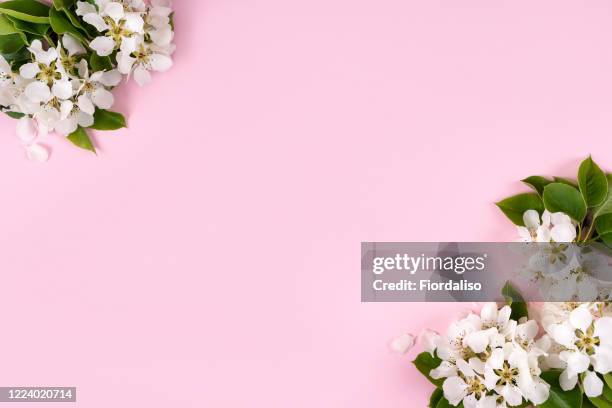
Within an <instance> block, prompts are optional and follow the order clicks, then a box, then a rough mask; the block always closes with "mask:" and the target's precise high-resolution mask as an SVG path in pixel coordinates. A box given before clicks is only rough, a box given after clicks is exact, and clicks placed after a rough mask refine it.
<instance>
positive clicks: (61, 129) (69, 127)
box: [55, 101, 94, 136]
mask: <svg viewBox="0 0 612 408" xmlns="http://www.w3.org/2000/svg"><path fill="white" fill-rule="evenodd" d="M93 124H94V117H93V115H92V114H89V113H86V112H83V111H82V110H81V108H80V107H79V106H78V105H75V104H74V103H72V102H71V101H63V102H62V106H61V108H60V119H59V120H58V121H57V122H56V123H55V131H56V132H57V133H59V134H60V135H62V136H68V135H69V134H71V133H72V132H74V131H75V130H77V128H78V127H79V126H81V127H84V128H87V127H90V126H91V125H93Z"/></svg>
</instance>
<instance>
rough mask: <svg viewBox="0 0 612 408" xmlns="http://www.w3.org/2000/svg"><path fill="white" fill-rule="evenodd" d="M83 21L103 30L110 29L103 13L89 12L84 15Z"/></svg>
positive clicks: (100, 30)
mask: <svg viewBox="0 0 612 408" xmlns="http://www.w3.org/2000/svg"><path fill="white" fill-rule="evenodd" d="M83 21H85V22H86V23H88V24H91V25H92V26H94V27H96V30H98V31H99V32H103V31H106V30H108V29H109V27H108V25H107V24H106V22H105V21H104V18H102V16H101V15H99V14H98V13H88V14H85V15H84V16H83Z"/></svg>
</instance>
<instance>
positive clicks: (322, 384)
mask: <svg viewBox="0 0 612 408" xmlns="http://www.w3.org/2000/svg"><path fill="white" fill-rule="evenodd" d="M175 8H176V27H177V45H178V51H177V53H176V65H175V67H174V68H173V70H172V71H171V72H169V73H167V74H165V75H157V76H156V77H155V81H154V83H153V84H152V85H151V86H149V87H147V88H144V89H139V88H137V87H135V86H134V85H133V84H130V85H128V86H124V87H123V88H122V89H121V91H120V92H119V94H118V98H117V99H118V100H119V101H120V102H119V103H118V105H117V106H116V108H117V109H118V110H121V111H123V112H125V113H126V114H127V116H128V118H129V129H126V130H122V131H118V132H114V133H99V134H97V135H96V142H97V144H98V146H99V155H98V157H95V156H93V155H91V154H89V153H87V152H82V151H79V150H76V149H75V148H73V147H71V146H69V145H68V143H66V141H64V140H61V139H60V138H59V137H51V138H49V139H48V140H47V141H46V144H47V145H50V146H51V147H52V148H53V155H52V158H51V161H49V162H48V163H46V164H43V165H40V164H34V163H31V162H28V161H27V160H26V159H25V158H24V157H23V156H24V154H23V152H22V150H21V149H20V147H19V146H18V142H17V139H16V138H15V137H14V136H13V132H14V126H15V123H14V122H13V121H11V120H9V119H8V118H6V119H4V118H3V119H1V120H0V130H1V132H2V134H3V136H4V137H3V138H2V141H1V148H0V163H1V164H0V166H1V170H2V174H3V176H2V177H0V180H1V181H0V182H1V188H2V192H3V194H2V215H0V229H1V231H2V234H1V235H0V245H1V248H2V253H1V256H0V270H2V271H3V284H2V292H1V296H0V307H1V308H2V310H3V328H4V330H3V335H2V340H1V344H2V350H3V352H1V353H0V355H1V356H2V362H3V364H2V369H1V370H0V385H65V386H69V385H75V386H77V387H78V389H79V391H78V398H79V402H78V404H77V405H78V406H81V407H96V408H97V407H100V408H102V407H104V408H107V407H109V406H146V407H160V408H161V407H164V408H165V407H169V406H176V407H247V406H251V407H252V406H265V407H309V408H310V407H351V408H356V407H373V406H384V407H408V406H414V407H419V406H425V405H426V401H427V398H428V396H429V393H430V392H431V386H430V385H428V384H427V382H426V381H425V380H424V379H423V378H422V377H421V375H420V374H418V373H417V371H416V370H415V369H414V368H413V367H412V365H411V364H410V363H409V361H410V360H411V359H412V358H413V357H414V355H415V354H416V353H417V352H419V351H420V350H419V346H417V347H416V348H415V349H414V350H412V351H411V352H410V353H409V354H408V355H407V356H404V357H398V356H395V355H392V354H390V353H389V352H388V350H387V341H388V340H389V339H390V338H391V337H393V336H395V335H398V334H401V333H403V332H412V333H415V334H417V333H418V332H419V331H420V330H421V329H422V328H424V327H432V328H434V329H438V330H442V329H444V327H446V325H447V324H448V323H449V322H450V320H451V319H452V318H453V317H454V316H455V315H456V314H458V313H459V311H460V309H462V306H460V305H456V304H407V303H406V304H361V303H360V299H359V293H360V291H359V284H360V283H359V273H360V271H359V261H360V259H359V248H360V245H359V243H360V241H368V240H371V241H373V240H379V241H444V240H464V241H486V240H509V239H514V237H515V231H514V228H513V227H512V226H510V225H509V223H507V222H506V220H505V219H504V217H503V216H502V215H500V213H499V212H498V211H497V210H496V208H495V207H494V206H493V204H492V203H493V202H494V201H495V200H498V199H500V198H502V197H504V196H505V195H508V194H511V193H515V192H519V191H522V190H523V189H524V187H522V186H521V184H520V183H519V182H518V181H517V180H520V179H521V178H523V177H525V176H529V175H532V174H551V173H556V174H563V175H568V176H570V175H572V173H573V172H574V170H575V169H576V168H577V165H578V163H579V161H580V160H581V159H582V158H583V157H584V156H586V155H587V154H588V153H592V154H593V155H594V157H595V159H596V160H597V161H598V162H600V163H601V164H602V165H604V166H605V167H607V168H608V169H612V155H611V153H610V151H611V149H610V148H611V147H612V143H611V142H610V140H611V139H610V135H611V132H612V41H611V40H610V39H611V38H612V24H611V23H612V5H610V3H609V2H607V1H603V0H595V1H591V2H589V3H588V4H587V3H582V2H575V1H569V0H562V1H552V0H550V1H549V0H546V1H537V2H533V1H531V2H526V1H518V2H517V1H499V0H495V1H491V0H466V1H450V0H448V1H426V2H424V1H413V0H409V1H407V0H380V1H376V2H372V1H365V0H351V1H349V0H311V1H288V0H253V1H238V0H235V1H232V0H226V1H221V0H209V1H200V0H198V1H195V0H194V1H187V0H182V1H181V0H178V1H176V2H175Z"/></svg>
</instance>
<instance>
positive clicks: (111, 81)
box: [98, 69, 123, 87]
mask: <svg viewBox="0 0 612 408" xmlns="http://www.w3.org/2000/svg"><path fill="white" fill-rule="evenodd" d="M121 78H123V76H122V75H121V72H119V71H118V70H116V69H113V70H111V71H106V72H104V73H102V75H101V76H100V78H98V82H100V83H101V84H102V85H104V86H110V87H113V86H117V85H119V83H120V82H121Z"/></svg>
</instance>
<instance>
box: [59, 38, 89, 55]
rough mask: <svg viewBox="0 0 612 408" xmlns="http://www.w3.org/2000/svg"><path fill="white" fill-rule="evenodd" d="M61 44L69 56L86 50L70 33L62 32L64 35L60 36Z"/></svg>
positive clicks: (83, 52)
mask: <svg viewBox="0 0 612 408" xmlns="http://www.w3.org/2000/svg"><path fill="white" fill-rule="evenodd" d="M62 45H63V46H64V48H65V49H66V50H68V55H71V56H72V55H79V54H85V53H86V52H87V50H86V49H85V47H83V45H82V44H81V42H80V41H79V40H77V39H76V38H74V37H73V36H72V35H70V34H64V36H63V37H62Z"/></svg>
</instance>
